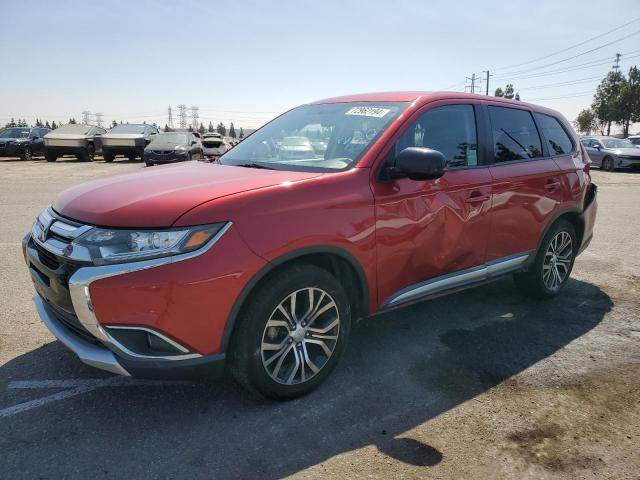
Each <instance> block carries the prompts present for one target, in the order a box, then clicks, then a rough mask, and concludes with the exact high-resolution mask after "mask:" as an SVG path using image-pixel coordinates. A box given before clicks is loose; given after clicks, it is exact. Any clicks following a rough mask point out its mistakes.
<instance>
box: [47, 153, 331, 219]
mask: <svg viewBox="0 0 640 480" xmlns="http://www.w3.org/2000/svg"><path fill="white" fill-rule="evenodd" d="M320 175H321V174H320V173H311V172H287V171H282V170H264V169H255V168H245V167H233V166H228V165H219V164H211V163H203V162H185V163H178V164H174V165H167V166H162V167H153V168H143V169H139V170H135V171H133V172H130V173H123V174H117V175H110V176H108V177H103V178H99V179H96V180H92V181H90V182H86V183H82V184H80V185H77V186H75V187H72V188H70V189H68V190H66V191H64V192H62V193H61V194H60V196H59V197H58V198H57V199H56V201H55V202H54V204H53V208H54V210H56V211H57V212H58V213H59V214H61V215H63V216H65V217H68V218H70V219H73V220H77V221H79V222H83V223H88V224H92V225H99V226H105V227H132V228H134V227H135V228H151V227H154V228H156V227H170V226H171V225H172V224H173V223H174V222H175V221H176V220H177V219H178V218H179V217H180V216H181V215H183V214H184V213H185V212H187V211H188V210H190V209H192V208H194V207H196V206H198V205H200V204H202V203H205V202H208V201H210V200H214V199H217V198H221V197H226V196H229V195H233V194H236V193H240V192H245V191H248V190H256V189H261V188H266V187H271V186H274V185H278V184H281V183H283V182H297V181H301V180H306V179H309V178H314V177H318V176H320ZM223 220H229V219H227V218H221V219H220V221H223Z"/></svg>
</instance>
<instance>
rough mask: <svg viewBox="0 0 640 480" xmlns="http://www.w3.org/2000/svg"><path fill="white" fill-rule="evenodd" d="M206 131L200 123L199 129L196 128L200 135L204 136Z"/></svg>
mask: <svg viewBox="0 0 640 480" xmlns="http://www.w3.org/2000/svg"><path fill="white" fill-rule="evenodd" d="M206 131H207V130H206V129H205V128H204V125H203V124H202V122H200V127H199V128H198V132H200V135H204V132H206Z"/></svg>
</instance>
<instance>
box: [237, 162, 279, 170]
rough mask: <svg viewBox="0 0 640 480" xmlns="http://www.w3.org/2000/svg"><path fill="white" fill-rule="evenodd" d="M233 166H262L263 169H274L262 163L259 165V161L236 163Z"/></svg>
mask: <svg viewBox="0 0 640 480" xmlns="http://www.w3.org/2000/svg"><path fill="white" fill-rule="evenodd" d="M233 166H234V167H245V168H263V169H265V170H274V169H273V168H271V167H265V166H264V165H260V164H259V163H236V164H234V165H233Z"/></svg>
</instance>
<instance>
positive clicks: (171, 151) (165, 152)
mask: <svg viewBox="0 0 640 480" xmlns="http://www.w3.org/2000/svg"><path fill="white" fill-rule="evenodd" d="M151 152H152V153H155V154H156V155H169V154H171V153H173V150H152V151H151Z"/></svg>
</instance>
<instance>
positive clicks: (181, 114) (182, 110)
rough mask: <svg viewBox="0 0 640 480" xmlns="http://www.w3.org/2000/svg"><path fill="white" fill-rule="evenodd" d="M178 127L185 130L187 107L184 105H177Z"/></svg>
mask: <svg viewBox="0 0 640 480" xmlns="http://www.w3.org/2000/svg"><path fill="white" fill-rule="evenodd" d="M178 119H179V120H178V126H179V127H180V128H183V129H184V128H187V106H186V105H185V104H183V103H182V104H180V105H178Z"/></svg>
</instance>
